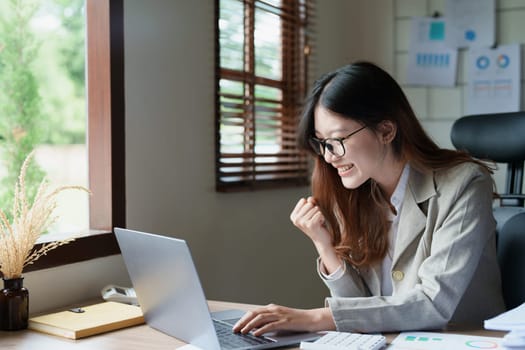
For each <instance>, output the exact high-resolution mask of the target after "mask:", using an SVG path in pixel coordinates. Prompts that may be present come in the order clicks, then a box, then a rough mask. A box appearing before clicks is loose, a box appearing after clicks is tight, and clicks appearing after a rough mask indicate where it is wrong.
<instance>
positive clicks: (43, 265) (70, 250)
mask: <svg viewBox="0 0 525 350" xmlns="http://www.w3.org/2000/svg"><path fill="white" fill-rule="evenodd" d="M64 238H67V237H64V236H59V235H44V236H43V237H42V238H41V239H40V240H39V241H38V243H37V244H36V248H38V247H40V246H42V244H44V243H46V242H50V241H52V240H59V239H64ZM119 253H120V250H119V247H118V244H117V240H116V238H115V235H114V234H113V232H107V231H101V230H93V231H90V232H86V233H83V234H81V235H80V237H78V238H76V239H75V240H74V241H72V242H70V243H68V244H66V245H63V246H60V247H58V248H56V249H53V250H51V251H50V252H49V253H47V254H46V255H44V256H41V257H40V258H39V259H38V260H37V261H35V263H34V264H31V265H28V266H27V267H26V268H25V269H24V272H29V271H36V270H41V269H47V268H51V267H56V266H60V265H66V264H72V263H77V262H81V261H86V260H91V259H95V258H101V257H105V256H110V255H115V254H119Z"/></svg>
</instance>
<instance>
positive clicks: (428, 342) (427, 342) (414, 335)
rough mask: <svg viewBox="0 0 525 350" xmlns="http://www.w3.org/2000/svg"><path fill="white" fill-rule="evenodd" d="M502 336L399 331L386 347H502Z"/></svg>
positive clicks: (393, 349) (432, 349)
mask: <svg viewBox="0 0 525 350" xmlns="http://www.w3.org/2000/svg"><path fill="white" fill-rule="evenodd" d="M501 343H502V338H496V337H480V336H471V335H459V334H449V333H433V332H403V333H400V334H399V335H398V336H397V337H396V338H395V339H394V341H393V342H392V345H390V346H389V347H388V348H387V349H390V350H421V349H425V350H444V349H454V350H462V349H465V350H467V349H468V350H473V349H504V347H503V346H502V344H501Z"/></svg>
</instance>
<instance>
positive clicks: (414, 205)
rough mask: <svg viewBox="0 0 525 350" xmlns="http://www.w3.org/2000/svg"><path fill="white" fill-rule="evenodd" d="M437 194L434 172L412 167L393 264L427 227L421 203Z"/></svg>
mask: <svg viewBox="0 0 525 350" xmlns="http://www.w3.org/2000/svg"><path fill="white" fill-rule="evenodd" d="M435 194H436V189H435V186H434V176H433V173H421V172H419V171H417V170H416V169H414V168H410V176H409V179H408V186H407V188H406V191H405V198H404V200H403V207H402V208H401V217H400V218H399V227H398V232H397V237H396V243H395V250H394V256H393V257H392V266H395V265H396V262H397V260H398V259H399V257H400V256H401V255H402V254H403V252H404V251H405V250H406V249H407V248H408V246H409V245H410V243H412V241H413V240H414V239H415V238H417V237H418V236H419V234H420V233H421V232H422V231H423V230H424V229H425V225H426V220H427V218H426V215H425V213H423V212H422V211H421V209H420V206H419V204H421V203H423V202H425V201H427V200H428V199H429V198H431V197H432V196H434V195H435Z"/></svg>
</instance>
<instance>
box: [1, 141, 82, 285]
mask: <svg viewBox="0 0 525 350" xmlns="http://www.w3.org/2000/svg"><path fill="white" fill-rule="evenodd" d="M33 155H34V151H33V152H31V153H30V154H29V155H28V156H27V157H26V159H25V160H24V163H23V164H22V168H21V169H20V174H19V176H18V181H17V183H16V184H15V195H14V203H13V208H12V212H11V214H12V215H11V216H12V222H10V221H9V219H8V217H7V215H6V214H5V212H4V211H3V210H1V209H0V271H1V272H2V274H3V279H6V280H7V279H13V278H20V277H22V272H23V270H24V268H25V267H26V266H27V265H30V264H33V263H34V262H35V261H36V260H38V259H39V258H40V257H41V256H43V255H46V254H47V253H48V252H49V251H50V250H53V249H55V248H57V247H59V246H61V245H64V244H67V243H70V242H71V241H73V240H74V238H69V239H64V240H60V241H53V242H49V243H45V244H42V245H41V246H40V247H39V248H36V247H35V244H36V242H37V240H38V239H39V238H40V237H41V235H42V234H44V233H45V232H46V231H47V230H48V228H49V227H50V225H52V224H53V223H54V222H55V221H56V220H57V219H58V216H55V215H53V212H54V210H55V208H56V207H57V202H56V197H57V195H58V194H59V193H60V192H62V191H65V190H81V191H86V192H88V193H90V191H89V190H88V189H87V188H85V187H83V186H61V187H58V188H56V189H54V190H52V191H50V190H49V183H48V181H47V179H46V178H44V179H43V180H42V182H41V183H40V186H39V187H38V190H37V193H36V195H35V198H34V200H33V203H29V200H28V198H27V193H26V186H25V177H26V172H27V168H28V166H29V163H30V161H31V158H32V157H33Z"/></svg>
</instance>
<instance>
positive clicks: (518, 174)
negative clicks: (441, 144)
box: [450, 112, 525, 207]
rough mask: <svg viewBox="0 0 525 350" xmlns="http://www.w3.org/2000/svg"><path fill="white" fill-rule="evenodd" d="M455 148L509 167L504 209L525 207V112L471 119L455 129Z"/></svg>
mask: <svg viewBox="0 0 525 350" xmlns="http://www.w3.org/2000/svg"><path fill="white" fill-rule="evenodd" d="M450 139H451V141H452V144H453V145H454V147H456V148H457V149H462V150H465V151H467V152H469V153H470V154H472V155H473V156H474V157H476V158H479V159H488V160H492V161H494V162H497V163H506V164H507V181H506V184H505V190H504V191H502V192H501V193H500V195H501V197H502V198H501V205H502V206H520V207H523V204H524V199H525V196H523V194H522V186H523V161H524V160H525V112H514V113H499V114H483V115H471V116H466V117H462V118H459V119H458V120H456V122H455V123H454V124H453V125H452V131H451V134H450Z"/></svg>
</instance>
